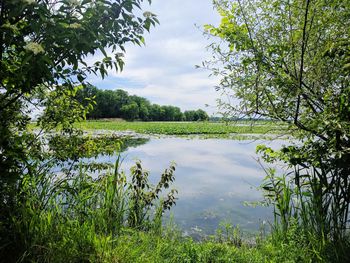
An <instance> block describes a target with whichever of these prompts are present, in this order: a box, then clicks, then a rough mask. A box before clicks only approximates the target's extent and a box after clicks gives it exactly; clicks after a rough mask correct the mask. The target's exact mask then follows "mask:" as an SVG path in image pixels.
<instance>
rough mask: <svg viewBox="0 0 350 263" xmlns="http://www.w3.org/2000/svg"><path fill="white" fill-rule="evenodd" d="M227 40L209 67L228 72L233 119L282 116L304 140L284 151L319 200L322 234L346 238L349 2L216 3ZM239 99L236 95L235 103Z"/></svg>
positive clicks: (317, 226)
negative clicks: (232, 101) (235, 117)
mask: <svg viewBox="0 0 350 263" xmlns="http://www.w3.org/2000/svg"><path fill="white" fill-rule="evenodd" d="M214 4H215V7H216V9H217V10H218V12H219V14H220V15H221V23H220V25H219V26H217V27H214V26H211V25H208V26H206V31H207V33H209V34H211V35H214V36H215V37H219V38H220V39H222V40H223V42H222V43H220V44H215V43H214V44H212V45H211V47H212V48H213V54H214V61H211V62H208V63H207V64H206V65H207V66H208V67H210V68H211V69H212V70H213V73H214V74H217V75H220V76H221V77H222V80H221V83H220V86H219V87H218V89H219V90H221V91H222V92H225V93H227V94H229V99H230V100H231V98H235V99H236V102H237V103H227V102H225V101H222V102H221V106H222V107H223V108H224V109H225V110H226V111H228V112H230V113H231V114H232V115H234V116H242V115H245V116H247V115H248V116H249V117H265V118H271V119H275V120H280V121H284V122H286V123H289V124H290V127H291V129H293V130H295V129H296V130H297V131H298V136H299V137H298V138H299V139H301V140H302V142H303V143H302V144H301V145H300V144H298V145H295V146H290V147H286V148H284V149H282V156H279V158H277V157H276V156H275V159H282V160H285V161H286V162H287V163H288V164H289V165H291V166H294V167H295V168H296V171H297V172H296V173H294V176H293V180H294V184H295V185H296V186H297V188H296V189H297V190H298V191H299V192H305V193H306V192H307V193H310V194H311V195H312V198H311V199H307V198H306V199H305V198H304V199H303V201H305V202H306V201H307V200H309V201H310V200H311V201H315V202H316V200H317V202H318V203H317V204H318V205H317V208H316V209H315V210H314V213H318V217H317V218H318V219H319V220H320V221H321V222H324V223H316V222H311V221H310V222H309V224H308V225H309V226H310V227H311V228H313V229H314V230H315V231H316V232H317V233H318V234H319V235H320V236H322V235H323V236H327V237H331V238H333V240H337V239H341V238H342V237H344V235H345V230H346V228H347V224H348V223H347V222H348V213H349V203H350V183H349V175H350V165H349V164H350V137H349V134H350V85H349V84H350V83H349V81H350V78H349V73H350V71H349V58H350V56H349V54H350V42H349V37H350V31H349V28H350V5H349V2H348V1H342V0H332V1H324V0H296V1H281V0H273V1H267V0H261V1H254V0H235V1H226V0H222V1H221V0H218V1H214ZM237 99H238V100H237Z"/></svg>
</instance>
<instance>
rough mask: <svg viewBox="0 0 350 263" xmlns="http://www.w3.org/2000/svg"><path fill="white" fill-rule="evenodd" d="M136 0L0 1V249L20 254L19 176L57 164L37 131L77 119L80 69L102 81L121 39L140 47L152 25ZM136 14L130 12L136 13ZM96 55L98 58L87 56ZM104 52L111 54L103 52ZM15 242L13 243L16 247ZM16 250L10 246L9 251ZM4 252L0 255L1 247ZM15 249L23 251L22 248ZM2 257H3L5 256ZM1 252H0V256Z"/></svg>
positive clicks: (119, 57) (116, 61) (117, 58)
mask: <svg viewBox="0 0 350 263" xmlns="http://www.w3.org/2000/svg"><path fill="white" fill-rule="evenodd" d="M142 2H144V1H143V0H2V1H1V2H0V133H1V138H0V209H1V210H0V220H1V224H0V235H1V238H0V243H1V244H0V251H1V258H2V259H4V260H5V256H7V255H11V251H12V252H14V253H20V251H22V247H20V244H16V236H15V235H16V233H15V231H14V229H13V221H14V220H15V219H16V218H17V219H18V218H20V217H21V214H20V211H19V210H17V206H18V205H19V204H20V203H21V202H23V200H25V199H26V197H25V195H23V194H21V185H22V180H23V178H24V177H25V176H24V175H26V176H30V177H35V176H36V175H37V174H43V173H45V172H47V173H50V171H51V170H50V169H51V167H52V166H54V165H57V163H58V162H59V160H57V159H55V157H54V155H51V154H52V149H48V148H47V145H46V141H45V140H46V139H47V138H46V139H44V137H43V133H45V132H46V131H50V130H52V129H56V128H60V129H61V131H62V132H63V133H66V134H67V133H68V134H72V133H76V131H75V130H74V129H73V126H72V124H73V123H74V122H75V121H77V120H81V119H84V118H85V115H86V113H87V112H88V111H89V110H91V108H92V101H89V100H86V101H85V105H81V104H80V103H79V101H78V100H77V98H76V94H77V92H78V90H79V89H81V88H83V87H84V86H85V85H86V83H85V79H86V77H87V75H88V74H95V75H98V76H101V77H102V78H103V77H104V76H106V74H107V70H109V69H115V70H122V68H123V64H124V62H123V53H124V51H125V47H124V46H125V44H127V43H133V44H136V45H142V44H143V43H144V39H143V34H144V33H145V32H146V31H149V30H150V27H151V26H152V25H155V24H156V23H158V20H157V18H156V16H155V15H154V14H152V13H150V12H145V13H144V14H143V15H142V14H140V15H138V16H137V15H135V14H136V13H140V12H139V11H137V10H140V9H141V7H140V5H141V4H142ZM148 2H150V1H148ZM136 11H137V12H136ZM97 52H100V53H101V54H102V55H103V59H101V61H95V62H93V63H90V64H89V63H88V62H87V58H88V57H91V56H92V55H94V54H96V53H97ZM110 54H112V55H110ZM37 107H44V113H43V114H42V116H41V117H40V118H39V119H38V125H39V127H40V130H39V131H37V132H36V133H32V132H29V131H28V124H29V122H30V120H31V116H32V114H33V111H35V109H36V108H37ZM16 245H18V246H19V247H17V248H16ZM17 250H18V251H17ZM4 251H6V253H5V252H4ZM22 252H23V251H22ZM6 254H7V255H6ZM3 255H4V257H2V256H3Z"/></svg>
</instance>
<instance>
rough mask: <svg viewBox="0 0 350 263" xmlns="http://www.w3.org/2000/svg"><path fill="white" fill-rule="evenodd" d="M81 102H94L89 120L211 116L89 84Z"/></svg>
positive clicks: (168, 118) (194, 118)
mask: <svg viewBox="0 0 350 263" xmlns="http://www.w3.org/2000/svg"><path fill="white" fill-rule="evenodd" d="M76 98H77V100H78V101H79V102H80V103H82V104H83V105H87V104H88V103H89V102H91V101H94V107H93V109H92V110H90V112H89V113H88V114H87V118H89V119H99V118H123V119H126V120H130V121H133V120H142V121H184V120H185V121H206V120H208V119H209V116H208V114H207V113H206V112H205V111H204V110H201V109H198V110H196V111H185V112H184V113H182V112H181V109H180V108H179V107H175V106H171V105H163V106H160V105H158V104H151V102H150V101H149V100H147V99H146V98H143V97H139V96H136V95H129V94H128V93H127V92H126V91H124V90H121V89H118V90H100V89H97V88H96V87H94V86H92V85H89V86H87V87H85V88H84V89H81V90H79V91H78V93H77V95H76Z"/></svg>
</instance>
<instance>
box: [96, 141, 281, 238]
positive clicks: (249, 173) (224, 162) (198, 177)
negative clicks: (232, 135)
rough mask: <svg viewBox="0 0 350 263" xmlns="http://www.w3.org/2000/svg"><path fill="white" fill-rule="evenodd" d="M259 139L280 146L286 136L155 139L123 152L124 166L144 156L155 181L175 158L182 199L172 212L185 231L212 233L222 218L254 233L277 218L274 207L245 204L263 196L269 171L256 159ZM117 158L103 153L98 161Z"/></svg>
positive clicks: (146, 165)
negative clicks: (272, 138) (275, 138)
mask: <svg viewBox="0 0 350 263" xmlns="http://www.w3.org/2000/svg"><path fill="white" fill-rule="evenodd" d="M258 144H266V145H269V146H271V147H273V148H276V149H277V148H279V146H281V145H282V141H251V140H250V141H236V140H223V139H206V140H203V139H183V138H161V139H150V140H149V141H148V142H147V143H146V144H144V145H141V146H137V147H134V148H129V149H128V150H127V151H126V152H123V153H122V157H123V158H124V162H123V168H124V170H128V169H129V168H130V167H131V166H132V165H133V164H134V163H135V160H137V159H139V160H141V161H142V165H143V167H144V169H146V170H148V171H150V173H151V181H152V183H156V182H157V180H158V179H159V177H160V175H161V173H162V172H163V170H164V169H165V168H167V167H168V166H169V164H170V162H171V161H175V162H176V164H177V166H176V172H175V177H176V180H175V184H174V187H175V188H176V189H177V190H178V191H179V194H178V197H179V199H178V201H177V204H176V206H175V207H174V208H173V209H172V214H173V219H174V221H175V223H176V224H177V225H178V226H180V227H181V228H182V229H183V231H185V233H188V234H191V235H193V234H196V232H197V234H213V233H214V232H215V229H217V227H218V226H219V224H220V223H221V222H226V223H231V224H233V225H239V226H240V228H241V229H243V230H245V231H248V232H254V231H256V230H258V229H259V226H260V224H261V223H262V221H263V220H271V219H272V210H271V208H266V207H261V206H257V207H252V206H247V205H245V202H254V201H260V200H262V194H261V192H259V191H258V190H257V187H258V186H259V185H260V184H261V182H262V179H263V178H264V176H265V174H264V172H263V171H262V169H261V167H260V165H259V164H258V162H257V161H256V158H257V155H256V154H255V148H256V146H257V145H258ZM115 159H116V157H108V156H101V157H100V158H99V161H110V162H114V161H115ZM167 217H169V215H167Z"/></svg>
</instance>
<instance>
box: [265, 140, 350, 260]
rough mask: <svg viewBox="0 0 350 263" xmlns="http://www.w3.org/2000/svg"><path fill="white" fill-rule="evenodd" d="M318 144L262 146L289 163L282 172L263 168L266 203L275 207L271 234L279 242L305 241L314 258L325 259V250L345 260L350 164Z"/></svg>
mask: <svg viewBox="0 0 350 263" xmlns="http://www.w3.org/2000/svg"><path fill="white" fill-rule="evenodd" d="M302 150H304V151H302ZM318 150H319V152H318V153H316V152H314V153H313V154H312V155H311V154H310V153H309V152H308V149H307V148H306V147H305V146H304V147H302V148H297V147H296V146H288V147H284V148H282V150H280V151H273V150H272V149H270V148H267V147H265V146H259V147H258V152H260V153H262V154H263V158H264V160H265V161H267V162H275V161H277V160H279V161H280V162H281V161H282V162H285V163H286V164H288V165H289V169H290V172H288V173H285V174H282V175H278V174H277V172H276V170H275V169H273V168H267V169H265V172H266V177H265V180H264V183H263V185H262V189H263V190H264V191H265V198H266V201H267V203H269V204H270V205H272V206H273V208H274V223H273V224H272V226H273V231H272V235H273V237H274V238H275V239H276V240H278V242H280V241H281V240H286V241H287V242H289V241H290V240H294V242H295V241H296V240H299V242H303V243H304V244H305V246H307V247H309V248H310V249H311V250H312V251H313V252H314V256H315V259H318V260H320V259H325V258H323V257H322V255H328V259H329V260H330V261H332V260H334V259H335V260H336V261H337V262H347V261H348V260H349V255H348V250H349V247H350V241H349V193H350V192H349V189H350V188H349V184H348V179H347V172H348V168H346V167H345V168H343V167H341V166H340V165H339V163H335V162H337V160H336V158H331V156H330V155H327V151H322V149H321V148H319V149H318ZM310 156H311V157H310ZM291 233H293V234H292V235H291ZM330 255H331V256H330ZM331 257H334V258H333V259H331Z"/></svg>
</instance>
